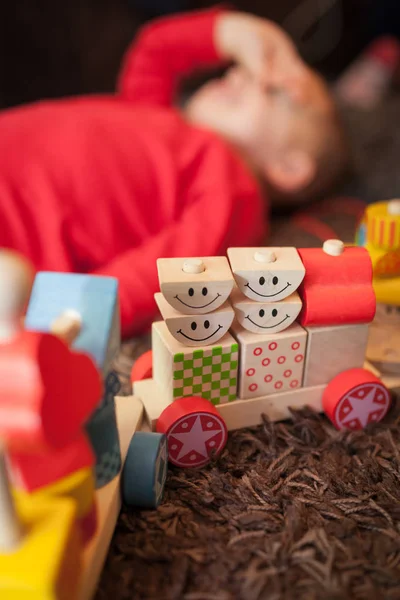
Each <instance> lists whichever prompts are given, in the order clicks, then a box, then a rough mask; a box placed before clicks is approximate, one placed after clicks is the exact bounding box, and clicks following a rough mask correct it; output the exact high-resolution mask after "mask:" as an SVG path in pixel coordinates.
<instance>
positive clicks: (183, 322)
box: [154, 294, 235, 346]
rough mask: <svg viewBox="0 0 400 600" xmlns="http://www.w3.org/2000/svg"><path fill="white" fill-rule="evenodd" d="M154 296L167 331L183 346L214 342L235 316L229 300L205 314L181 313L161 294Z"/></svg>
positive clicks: (207, 344) (204, 344)
mask: <svg viewBox="0 0 400 600" xmlns="http://www.w3.org/2000/svg"><path fill="white" fill-rule="evenodd" d="M154 298H155V299H156V302H157V306H158V308H159V310H160V313H161V315H162V317H163V319H164V322H165V324H166V326H167V327H168V331H169V332H170V334H171V335H173V336H174V338H176V339H177V340H178V342H180V343H181V344H184V345H185V346H199V345H203V346H209V345H210V344H216V343H217V342H218V340H220V339H221V338H222V337H223V336H224V335H225V334H226V333H227V332H228V330H229V327H230V326H231V325H232V321H233V317H234V316H235V313H234V312H233V308H232V306H231V305H230V304H229V301H226V302H225V303H224V304H223V305H222V306H220V307H219V308H217V309H216V310H215V311H214V312H212V313H208V314H206V315H183V314H182V313H181V312H178V311H177V310H175V309H174V308H172V306H171V305H170V304H169V303H168V302H167V301H166V299H165V298H164V296H163V295H162V294H155V295H154Z"/></svg>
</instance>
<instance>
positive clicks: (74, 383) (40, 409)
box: [0, 250, 102, 539]
mask: <svg viewBox="0 0 400 600" xmlns="http://www.w3.org/2000/svg"><path fill="white" fill-rule="evenodd" d="M32 281H33V277H32V271H31V268H30V266H29V265H28V264H27V263H26V262H25V261H24V260H23V259H21V258H20V257H19V256H17V255H16V254H14V253H12V252H9V251H4V250H3V251H0V324H1V327H0V334H1V335H0V436H1V437H3V439H4V440H5V441H6V443H7V446H8V449H9V463H10V467H11V475H12V480H13V483H14V485H15V487H16V489H17V492H18V494H19V495H20V496H23V495H24V494H25V495H26V494H29V495H32V494H39V491H40V496H41V497H42V498H43V497H44V496H46V497H51V496H67V497H68V496H69V497H73V498H74V500H75V502H76V503H77V518H78V520H79V521H80V522H81V523H82V525H83V533H84V538H86V539H87V538H88V537H90V535H91V534H93V532H94V530H95V522H96V518H95V515H96V513H95V506H94V481H93V474H92V466H93V463H94V455H93V451H92V449H91V446H90V444H89V442H88V440H87V439H86V436H85V435H84V433H83V426H84V424H85V422H86V421H87V419H88V417H89V416H90V414H91V413H92V412H93V410H94V409H95V407H96V406H97V404H98V402H99V398H100V397H101V392H102V388H101V381H100V377H99V373H98V371H97V369H96V367H95V366H94V364H93V362H92V360H91V359H90V358H89V357H88V356H86V355H84V354H80V353H76V352H72V351H71V350H70V349H69V348H68V346H67V345H66V343H65V342H64V341H63V339H60V338H59V337H57V336H55V335H51V334H42V333H38V332H33V331H26V330H24V329H23V327H22V317H23V313H24V309H25V307H26V304H27V300H28V298H29V293H30V289H31V285H32ZM78 321H79V319H78V318H77V316H76V315H75V314H73V315H71V314H70V315H68V313H67V314H64V315H60V318H59V319H58V320H57V322H56V323H55V325H54V326H55V328H57V327H58V328H59V332H60V331H61V334H62V337H67V338H70V337H71V335H72V334H71V331H72V330H75V332H76V331H77V330H78V329H79V327H78ZM60 328H61V329H60ZM88 532H89V533H88Z"/></svg>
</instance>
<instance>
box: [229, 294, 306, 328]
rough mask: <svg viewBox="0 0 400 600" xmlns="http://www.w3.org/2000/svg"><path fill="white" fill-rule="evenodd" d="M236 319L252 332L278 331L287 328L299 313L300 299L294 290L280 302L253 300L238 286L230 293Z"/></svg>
mask: <svg viewBox="0 0 400 600" xmlns="http://www.w3.org/2000/svg"><path fill="white" fill-rule="evenodd" d="M231 301H232V305H233V309H234V311H235V315H236V319H237V320H238V321H239V323H240V325H241V326H242V327H244V329H247V330H248V331H251V332H252V333H260V334H263V333H279V332H280V331H283V330H284V329H287V328H288V327H289V326H290V325H291V324H292V323H293V322H294V321H295V319H296V317H297V316H298V315H299V313H300V310H301V306H302V304H301V299H300V296H299V295H298V293H297V292H294V293H293V294H291V295H290V296H288V297H287V298H284V300H281V301H280V302H255V301H254V300H249V298H246V296H243V294H242V293H241V291H240V290H239V288H235V289H234V291H233V292H232V295H231Z"/></svg>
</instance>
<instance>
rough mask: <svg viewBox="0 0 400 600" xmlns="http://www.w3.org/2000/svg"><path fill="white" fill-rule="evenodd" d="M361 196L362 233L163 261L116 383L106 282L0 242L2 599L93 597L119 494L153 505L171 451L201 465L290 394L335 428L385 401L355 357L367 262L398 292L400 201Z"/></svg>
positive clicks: (370, 301) (374, 417)
mask: <svg viewBox="0 0 400 600" xmlns="http://www.w3.org/2000/svg"><path fill="white" fill-rule="evenodd" d="M389 204H390V206H389ZM375 206H377V208H373V207H370V208H369V209H368V211H369V212H368V211H367V214H366V219H365V221H364V223H362V224H361V227H360V230H359V240H358V241H359V243H360V245H361V246H363V245H365V246H366V249H365V248H358V247H348V248H345V247H344V245H343V244H342V242H340V241H339V240H328V241H327V242H325V243H324V246H323V248H322V249H299V250H296V249H295V248H232V249H230V250H229V251H228V257H229V262H228V260H227V258H226V257H208V258H207V257H203V258H189V259H186V260H184V259H160V260H159V261H158V271H159V280H160V288H161V293H160V294H156V301H157V304H158V307H159V309H160V312H161V314H162V317H163V320H162V321H160V322H157V323H154V324H153V329H152V351H150V353H146V355H144V356H143V357H142V358H141V359H139V361H138V362H137V363H136V364H135V366H134V369H133V371H132V381H133V388H134V393H135V396H130V397H125V398H118V397H116V394H118V391H119V381H118V378H117V376H116V374H115V373H114V372H113V371H112V366H111V365H112V361H113V359H114V357H115V355H116V353H117V351H118V349H119V347H120V333H119V312H118V285H117V282H116V281H115V280H114V279H112V278H107V277H92V276H86V275H73V274H65V273H64V274H61V273H39V274H38V275H37V276H36V278H35V280H34V281H33V275H32V272H31V269H30V266H29V265H28V264H27V263H26V262H25V261H24V260H22V259H21V258H20V257H17V256H16V255H15V254H13V253H12V252H9V251H5V250H0V597H1V598H4V600H7V599H11V598H12V599H16V598H21V599H22V598H29V599H30V600H35V599H37V600H45V599H46V600H75V599H79V600H88V599H89V598H91V597H92V595H93V593H94V591H95V588H96V584H97V580H98V577H99V575H100V572H101V568H102V565H103V562H104V559H105V556H106V552H107V548H108V545H109V543H110V540H111V536H112V533H113V530H114V527H115V523H116V519H117V516H118V513H119V508H120V505H121V496H122V499H123V500H124V501H125V503H126V504H128V505H133V506H144V507H156V506H157V505H158V504H159V502H160V501H161V498H162V494H163V488H164V484H165V478H166V468H167V461H168V454H169V460H170V462H172V463H173V464H175V465H177V466H179V467H186V466H190V467H195V466H197V467H198V466H202V465H205V464H206V463H207V462H208V461H209V460H210V459H211V457H213V456H216V455H218V453H219V452H221V451H222V449H223V448H224V446H225V443H226V441H227V432H228V430H232V429H237V428H242V427H247V426H252V425H257V424H258V423H260V422H261V421H262V414H263V413H264V414H265V415H267V416H268V417H269V418H270V419H272V420H279V419H285V418H287V417H290V411H289V409H290V408H291V407H294V408H296V407H303V406H311V407H313V408H315V409H317V410H320V411H321V410H324V411H325V412H326V414H327V415H328V417H329V418H330V419H331V420H332V422H333V423H334V425H335V426H336V427H337V428H343V427H347V428H349V429H359V428H362V427H364V426H366V425H367V424H368V423H372V422H377V421H380V420H381V419H382V418H383V417H384V416H385V414H386V413H387V411H388V409H389V406H390V400H391V398H390V393H389V389H388V387H387V386H386V385H385V384H384V383H383V381H381V380H380V378H379V377H378V376H377V373H374V372H372V371H370V370H368V369H364V368H363V364H364V358H365V351H366V345H367V339H368V323H369V322H370V321H371V320H372V319H373V317H374V314H375V295H374V291H373V287H372V274H373V273H374V276H375V279H374V285H375V289H376V291H377V293H378V298H380V300H381V301H382V302H390V303H392V304H398V305H400V297H399V285H398V282H399V281H400V279H399V277H400V269H399V264H400V261H399V250H398V248H399V247H400V238H399V235H400V233H399V232H400V207H399V202H398V201H395V202H394V204H393V203H384V206H381V205H375ZM378 217H379V218H378ZM376 218H378V220H377V221H374V219H376ZM393 223H394V224H393ZM361 238H362V239H361ZM370 255H371V257H372V264H371V258H370ZM382 269H383V271H382ZM393 279H397V283H396V281H395V282H394V283H393ZM32 286H33V287H32ZM28 299H29V304H28ZM27 305H28V308H27V310H25V309H26V306H27ZM22 315H26V316H25V318H24V326H23V325H22ZM389 387H390V385H389ZM143 415H144V416H145V417H146V419H147V422H148V424H149V425H150V427H146V424H144V423H143V422H142V416H143ZM151 429H152V430H153V431H156V432H157V433H151V432H150V430H151Z"/></svg>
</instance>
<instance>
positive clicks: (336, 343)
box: [303, 325, 368, 387]
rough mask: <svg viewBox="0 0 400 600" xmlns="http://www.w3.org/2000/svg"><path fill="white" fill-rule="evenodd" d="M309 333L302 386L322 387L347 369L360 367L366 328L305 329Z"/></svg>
mask: <svg viewBox="0 0 400 600" xmlns="http://www.w3.org/2000/svg"><path fill="white" fill-rule="evenodd" d="M305 329H306V331H307V333H308V341H307V350H306V359H305V367H304V380H303V385H304V387H309V386H314V385H323V384H326V383H329V381H330V380H331V379H333V378H334V377H336V375H339V373H341V372H342V371H346V370H347V369H354V368H358V367H362V366H363V364H364V360H365V353H366V349H367V342H368V325H340V326H337V325H335V326H329V327H305Z"/></svg>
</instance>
